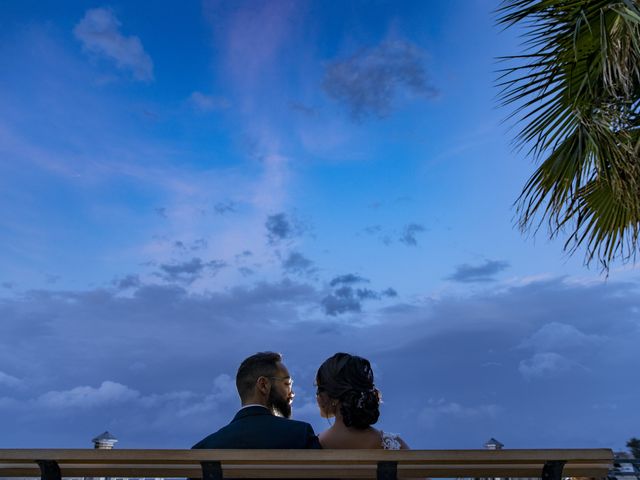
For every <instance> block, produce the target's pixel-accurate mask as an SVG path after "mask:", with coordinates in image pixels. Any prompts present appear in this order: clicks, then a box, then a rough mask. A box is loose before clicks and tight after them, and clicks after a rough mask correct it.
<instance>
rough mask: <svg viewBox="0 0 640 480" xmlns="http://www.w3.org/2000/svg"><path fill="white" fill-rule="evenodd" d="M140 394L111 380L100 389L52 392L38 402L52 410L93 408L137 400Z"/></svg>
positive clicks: (89, 388)
mask: <svg viewBox="0 0 640 480" xmlns="http://www.w3.org/2000/svg"><path fill="white" fill-rule="evenodd" d="M139 397H140V393H139V392H137V391H136V390H132V389H130V388H129V387H127V386H126V385H122V384H121V383H117V382H111V381H109V380H107V381H104V382H102V384H101V385H100V386H99V387H98V388H94V387H88V386H81V387H75V388H72V389H71V390H64V391H50V392H47V393H45V394H43V395H41V396H40V397H39V398H38V402H39V403H41V404H43V405H45V406H48V407H51V408H69V407H80V408H93V407H100V406H103V405H113V404H120V403H126V402H129V401H132V400H136V399H138V398H139Z"/></svg>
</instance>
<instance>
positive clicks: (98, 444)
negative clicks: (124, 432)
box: [91, 432, 118, 450]
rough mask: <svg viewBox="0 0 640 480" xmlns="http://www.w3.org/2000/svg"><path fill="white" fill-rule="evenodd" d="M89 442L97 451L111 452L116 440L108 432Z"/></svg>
mask: <svg viewBox="0 0 640 480" xmlns="http://www.w3.org/2000/svg"><path fill="white" fill-rule="evenodd" d="M91 441H92V442H93V446H94V448H97V449H99V450H111V449H112V448H113V446H114V445H115V444H116V443H117V441H118V439H117V438H116V437H114V436H113V435H111V434H110V433H109V432H103V433H101V434H100V435H98V436H97V437H96V438H94V439H93V440H91Z"/></svg>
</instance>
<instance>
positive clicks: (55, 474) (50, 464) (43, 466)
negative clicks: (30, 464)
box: [36, 460, 62, 480]
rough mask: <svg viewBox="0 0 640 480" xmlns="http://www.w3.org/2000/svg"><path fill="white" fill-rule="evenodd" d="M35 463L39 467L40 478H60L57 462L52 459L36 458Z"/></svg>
mask: <svg viewBox="0 0 640 480" xmlns="http://www.w3.org/2000/svg"><path fill="white" fill-rule="evenodd" d="M36 463H37V464H38V466H39V467H40V479H41V480H62V475H61V474H60V466H59V465H58V462H56V461H54V460H36Z"/></svg>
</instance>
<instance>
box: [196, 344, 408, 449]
mask: <svg viewBox="0 0 640 480" xmlns="http://www.w3.org/2000/svg"><path fill="white" fill-rule="evenodd" d="M292 385H293V380H292V378H291V375H290V374H289V371H288V370H287V367H286V366H285V365H284V363H282V355H280V354H279V353H274V352H260V353H256V354H255V355H252V356H250V357H249V358H247V359H245V360H244V361H243V362H242V364H241V365H240V368H238V373H237V375H236V386H237V388H238V394H239V395H240V400H241V401H242V408H241V409H240V411H239V412H238V413H237V414H236V416H235V417H234V418H233V420H232V421H231V423H229V424H228V425H226V426H225V427H222V428H221V429H220V430H218V431H217V432H215V433H212V434H211V435H209V436H207V437H205V438H204V439H202V440H201V441H199V442H198V443H196V444H195V445H194V446H193V447H192V448H366V449H375V448H380V449H387V450H400V449H406V448H409V447H408V446H407V444H406V443H405V442H404V441H403V440H402V439H401V438H400V437H399V436H398V435H395V434H390V433H386V432H382V431H380V430H377V429H375V428H373V427H372V426H371V425H373V424H374V423H376V421H377V420H378V416H379V415H380V411H379V405H380V392H379V391H378V389H377V388H376V387H375V385H374V383H373V371H372V370H371V364H370V363H369V361H368V360H366V359H364V358H362V357H357V356H354V355H349V354H348V353H336V354H335V355H334V356H332V357H330V358H328V359H327V360H326V361H325V362H324V363H323V364H322V365H321V366H320V368H319V369H318V373H317V375H316V385H317V391H316V399H317V401H318V407H319V409H320V415H321V416H322V417H324V418H331V417H335V422H334V424H333V425H332V426H331V427H330V428H329V429H328V430H326V431H324V432H322V433H321V434H320V435H319V436H316V434H315V433H314V431H313V427H312V426H311V425H309V424H308V423H305V422H300V421H296V420H290V419H289V417H291V403H292V401H293V397H294V393H293V389H292Z"/></svg>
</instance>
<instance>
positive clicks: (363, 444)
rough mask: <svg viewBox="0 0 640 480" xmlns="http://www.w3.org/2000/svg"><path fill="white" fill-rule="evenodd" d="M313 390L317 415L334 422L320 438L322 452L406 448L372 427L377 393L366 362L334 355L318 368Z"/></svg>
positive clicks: (376, 419)
mask: <svg viewBox="0 0 640 480" xmlns="http://www.w3.org/2000/svg"><path fill="white" fill-rule="evenodd" d="M316 386H317V391H316V399H317V401H318V407H320V415H321V416H322V417H324V418H331V417H335V419H336V420H335V422H334V423H333V425H331V427H330V428H329V429H328V430H326V431H324V432H322V433H321V434H320V436H319V437H320V444H321V445H322V447H323V448H384V449H386V450H400V449H404V448H409V446H408V445H407V444H406V443H405V442H404V440H402V439H401V438H400V437H399V436H398V435H396V434H393V433H388V432H383V431H381V430H377V429H375V428H373V427H372V426H371V425H373V424H374V423H376V422H377V421H378V417H379V416H380V410H379V407H380V391H379V390H378V389H377V388H376V387H375V385H374V383H373V371H372V370H371V364H370V363H369V361H368V360H367V359H365V358H362V357H357V356H355V355H349V354H348V353H336V354H335V355H334V356H332V357H330V358H328V359H327V360H325V361H324V363H323V364H322V365H320V368H319V369H318V373H317V374H316Z"/></svg>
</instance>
